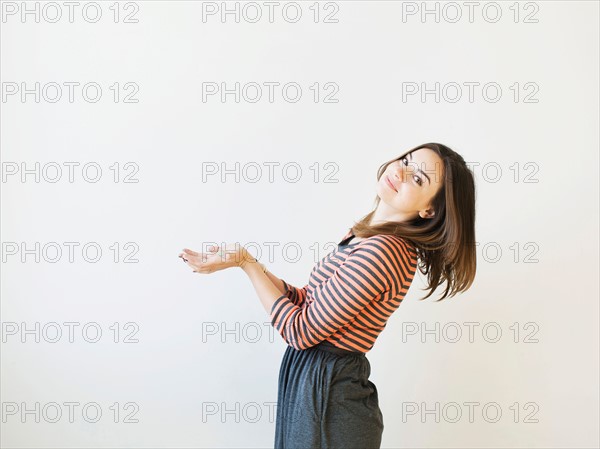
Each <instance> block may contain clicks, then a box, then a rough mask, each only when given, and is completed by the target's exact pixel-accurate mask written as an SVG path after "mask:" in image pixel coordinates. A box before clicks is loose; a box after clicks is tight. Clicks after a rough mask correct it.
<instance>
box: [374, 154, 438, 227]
mask: <svg viewBox="0 0 600 449" xmlns="http://www.w3.org/2000/svg"><path fill="white" fill-rule="evenodd" d="M443 169H444V166H443V161H442V159H441V158H440V156H439V155H438V154H437V153H436V152H435V151H433V150H430V149H429V148H419V149H418V150H415V151H413V152H411V153H408V154H406V155H405V156H403V157H402V158H401V159H399V160H397V161H394V162H391V163H390V164H389V165H388V166H387V167H386V169H385V171H384V172H383V174H382V175H381V177H380V178H379V180H378V181H377V186H376V189H377V195H378V196H379V198H380V201H379V204H378V207H377V210H376V211H375V214H374V215H373V217H372V219H371V224H372V225H373V224H375V222H377V221H399V222H403V221H408V220H411V219H413V218H416V216H417V215H419V216H421V217H422V218H431V217H433V216H434V215H435V211H434V210H433V209H432V208H431V200H432V199H433V197H434V196H435V194H436V193H437V192H438V190H439V189H440V188H441V187H442V185H443Z"/></svg>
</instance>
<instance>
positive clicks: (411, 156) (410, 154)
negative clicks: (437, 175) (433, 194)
mask: <svg viewBox="0 0 600 449" xmlns="http://www.w3.org/2000/svg"><path fill="white" fill-rule="evenodd" d="M408 155H409V156H410V160H411V161H412V159H413V155H412V152H410V153H408ZM419 172H421V173H423V176H425V177H426V178H427V181H429V184H430V185H431V179H429V176H428V175H427V173H425V172H424V171H423V170H421V169H420V168H419V169H418V170H417V173H419Z"/></svg>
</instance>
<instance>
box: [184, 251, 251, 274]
mask: <svg viewBox="0 0 600 449" xmlns="http://www.w3.org/2000/svg"><path fill="white" fill-rule="evenodd" d="M179 257H180V258H181V259H183V261H184V262H185V263H186V264H187V265H188V266H190V267H192V268H193V269H194V273H203V274H210V273H214V272H215V271H220V270H224V269H226V268H231V267H239V266H240V262H242V260H244V258H247V257H250V256H249V253H248V251H246V249H245V248H244V247H243V246H241V245H239V244H235V245H233V244H232V245H229V244H228V245H225V246H224V247H221V248H219V247H218V246H215V245H211V246H209V248H208V252H206V253H197V252H196V251H192V250H191V249H188V248H184V249H183V252H182V253H180V254H179Z"/></svg>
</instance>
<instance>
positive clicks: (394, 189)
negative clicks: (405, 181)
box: [385, 175, 398, 193]
mask: <svg viewBox="0 0 600 449" xmlns="http://www.w3.org/2000/svg"><path fill="white" fill-rule="evenodd" d="M385 182H386V183H387V185H388V186H390V189H392V190H393V191H394V192H396V193H398V190H396V187H394V184H392V181H390V178H389V177H388V176H387V175H386V177H385Z"/></svg>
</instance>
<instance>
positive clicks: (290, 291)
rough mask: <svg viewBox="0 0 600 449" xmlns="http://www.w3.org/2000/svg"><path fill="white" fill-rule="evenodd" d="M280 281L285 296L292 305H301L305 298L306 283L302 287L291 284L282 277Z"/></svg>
mask: <svg viewBox="0 0 600 449" xmlns="http://www.w3.org/2000/svg"><path fill="white" fill-rule="evenodd" d="M281 281H282V282H283V285H284V287H285V296H286V297H288V298H289V299H290V301H291V302H292V303H293V304H294V305H296V306H298V307H302V304H304V301H305V300H306V289H307V288H308V284H306V285H305V286H304V287H302V288H298V287H295V286H293V285H292V284H288V283H287V282H285V281H284V280H283V279H282V280H281Z"/></svg>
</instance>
